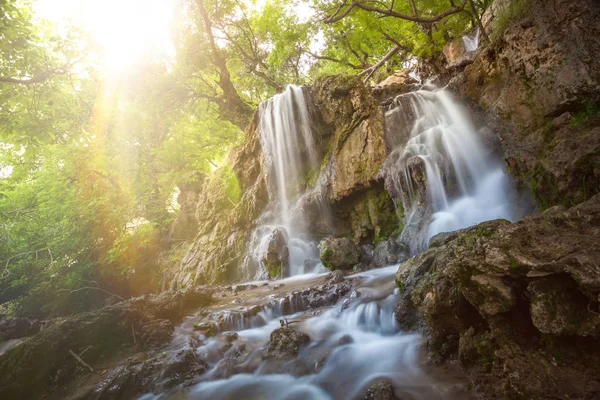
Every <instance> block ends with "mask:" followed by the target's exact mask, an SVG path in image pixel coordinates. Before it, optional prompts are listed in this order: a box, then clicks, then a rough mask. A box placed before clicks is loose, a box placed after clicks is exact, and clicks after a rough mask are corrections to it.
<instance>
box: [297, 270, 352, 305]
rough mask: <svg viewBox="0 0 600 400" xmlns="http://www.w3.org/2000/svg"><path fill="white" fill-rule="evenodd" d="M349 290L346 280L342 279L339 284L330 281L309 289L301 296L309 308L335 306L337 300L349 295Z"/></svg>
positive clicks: (349, 286)
mask: <svg viewBox="0 0 600 400" xmlns="http://www.w3.org/2000/svg"><path fill="white" fill-rule="evenodd" d="M334 272H335V271H334ZM351 289H352V285H351V284H350V283H349V281H348V280H347V279H344V280H343V281H342V282H339V283H335V282H333V281H332V282H329V283H326V284H325V285H321V286H318V287H313V288H310V289H308V290H307V291H306V293H304V294H303V297H304V299H305V300H306V301H307V302H308V306H309V307H310V308H320V307H326V306H332V305H334V304H336V303H337V302H338V300H340V299H341V298H342V297H344V296H346V295H347V294H348V293H350V290H351Z"/></svg>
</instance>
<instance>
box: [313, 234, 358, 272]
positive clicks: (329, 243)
mask: <svg viewBox="0 0 600 400" xmlns="http://www.w3.org/2000/svg"><path fill="white" fill-rule="evenodd" d="M319 255H320V257H321V262H322V263H323V265H324V266H326V267H327V268H329V269H331V270H336V269H352V268H353V267H354V266H355V265H356V264H358V262H359V261H360V249H359V248H358V246H357V245H356V244H355V243H354V242H353V241H352V239H350V238H334V237H327V238H325V239H323V240H321V242H320V243H319Z"/></svg>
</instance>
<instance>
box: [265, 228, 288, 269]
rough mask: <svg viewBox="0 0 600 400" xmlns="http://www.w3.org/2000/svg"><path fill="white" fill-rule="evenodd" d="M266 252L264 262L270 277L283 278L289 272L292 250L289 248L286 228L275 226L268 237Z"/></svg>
mask: <svg viewBox="0 0 600 400" xmlns="http://www.w3.org/2000/svg"><path fill="white" fill-rule="evenodd" d="M267 243H268V244H267V248H266V252H265V254H264V256H263V258H262V263H263V265H264V266H265V268H266V270H267V272H268V273H269V278H271V279H276V278H283V277H285V276H287V274H288V268H289V259H290V252H289V250H288V246H287V244H288V234H287V232H286V230H285V229H284V228H275V229H274V230H273V232H271V234H270V235H269V237H268V238H267Z"/></svg>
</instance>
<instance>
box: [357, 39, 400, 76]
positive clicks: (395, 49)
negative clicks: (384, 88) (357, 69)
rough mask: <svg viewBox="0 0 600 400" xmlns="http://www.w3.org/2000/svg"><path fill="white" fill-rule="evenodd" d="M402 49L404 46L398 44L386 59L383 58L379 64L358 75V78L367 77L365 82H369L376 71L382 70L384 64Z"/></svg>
mask: <svg viewBox="0 0 600 400" xmlns="http://www.w3.org/2000/svg"><path fill="white" fill-rule="evenodd" d="M401 49H402V46H400V45H398V44H397V45H396V46H394V47H393V48H392V49H391V50H390V51H389V52H388V53H387V54H386V55H385V57H383V58H382V59H381V60H379V62H377V64H375V65H373V66H372V67H369V68H367V69H365V70H364V71H362V72H361V73H360V74H358V76H365V81H368V80H369V79H370V78H371V76H373V74H374V73H375V71H377V70H378V69H379V68H381V66H383V64H385V63H386V62H387V61H388V60H389V59H390V58H392V57H393V56H394V54H396V53H397V52H398V51H400V50H401Z"/></svg>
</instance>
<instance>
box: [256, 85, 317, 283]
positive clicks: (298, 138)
mask: <svg viewBox="0 0 600 400" xmlns="http://www.w3.org/2000/svg"><path fill="white" fill-rule="evenodd" d="M259 114H260V123H259V127H258V129H259V134H260V144H261V147H262V153H263V156H264V164H265V170H266V173H267V182H268V184H267V186H268V190H269V198H270V205H269V207H267V211H266V212H265V213H264V214H263V216H262V217H261V218H260V220H259V227H258V228H257V229H256V230H255V231H254V232H253V236H252V239H251V241H250V245H249V248H248V256H247V258H246V264H247V266H246V269H247V270H251V271H256V272H255V273H254V275H253V276H252V277H253V278H254V279H264V278H266V277H267V275H266V269H265V266H264V265H263V264H264V263H263V261H262V260H263V257H264V256H265V254H266V252H267V251H268V248H269V243H270V241H271V238H272V235H271V234H272V233H273V232H274V231H275V230H276V229H279V230H281V231H282V232H285V235H286V236H287V247H288V251H289V256H288V260H287V264H288V268H287V269H288V271H287V273H286V274H285V275H287V276H293V275H300V274H305V273H310V272H317V271H323V266H322V265H321V264H320V262H319V252H318V249H317V246H316V243H315V241H314V240H312V238H311V237H310V235H308V234H307V229H306V226H305V219H304V218H303V215H302V207H301V204H302V200H303V199H305V198H306V197H307V196H310V195H312V196H313V197H319V199H318V200H319V201H318V202H319V204H320V207H319V208H320V212H321V214H322V215H321V217H322V219H324V220H325V221H327V220H328V219H329V209H328V207H327V202H326V201H325V196H324V192H323V185H322V184H321V183H322V182H323V179H316V184H315V185H314V186H313V187H307V186H309V185H308V182H307V180H308V179H307V178H308V177H310V174H316V173H318V171H319V159H318V151H317V143H316V140H315V137H314V133H313V129H312V126H311V121H310V117H309V108H308V103H307V98H306V94H305V93H304V90H303V89H302V88H301V87H299V86H288V87H287V88H286V90H285V91H284V92H283V93H281V94H278V95H275V96H273V97H272V98H271V99H269V100H267V101H266V102H264V103H262V104H261V105H260V109H259ZM307 261H308V262H307ZM248 264H251V266H249V265H248Z"/></svg>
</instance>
